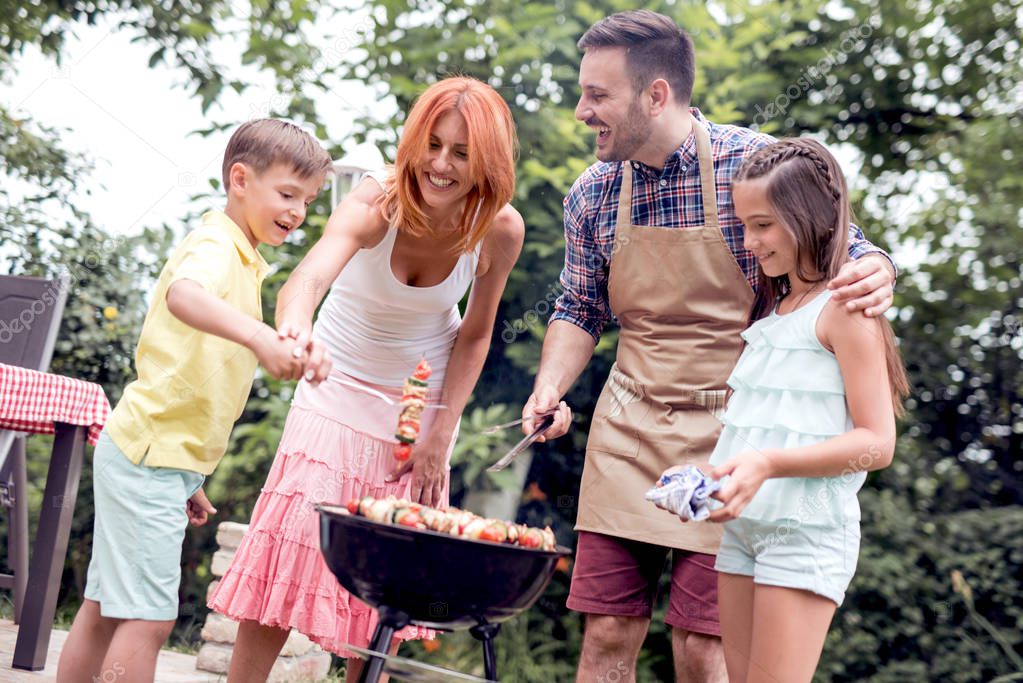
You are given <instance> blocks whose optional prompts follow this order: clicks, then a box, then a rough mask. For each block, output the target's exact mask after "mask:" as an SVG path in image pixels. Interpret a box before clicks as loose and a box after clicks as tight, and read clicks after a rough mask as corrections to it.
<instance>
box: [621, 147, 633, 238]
mask: <svg viewBox="0 0 1023 683" xmlns="http://www.w3.org/2000/svg"><path fill="white" fill-rule="evenodd" d="M617 225H625V226H628V225H632V162H631V161H629V160H628V159H626V160H625V161H624V162H622V189H621V190H620V191H619V193H618V223H617Z"/></svg>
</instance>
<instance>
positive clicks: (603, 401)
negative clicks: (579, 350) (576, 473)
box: [586, 363, 645, 458]
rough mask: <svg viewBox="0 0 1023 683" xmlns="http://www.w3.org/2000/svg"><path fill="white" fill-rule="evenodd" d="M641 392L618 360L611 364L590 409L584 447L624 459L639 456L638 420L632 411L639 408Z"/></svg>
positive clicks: (641, 389)
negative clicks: (587, 434)
mask: <svg viewBox="0 0 1023 683" xmlns="http://www.w3.org/2000/svg"><path fill="white" fill-rule="evenodd" d="M644 394H645V392H644V391H643V386H642V385H641V384H640V383H639V382H637V381H636V380H634V379H632V378H631V377H629V376H628V375H626V374H625V373H623V372H622V371H621V370H619V369H618V364H617V363H615V364H613V365H612V366H611V374H610V375H609V376H608V378H607V383H606V384H605V385H604V390H603V391H602V392H601V393H600V398H599V399H598V400H597V405H596V407H595V409H594V411H593V415H594V417H593V421H592V422H591V423H590V435H589V440H588V441H587V443H586V450H587V451H597V452H600V453H608V454H611V455H617V456H621V457H625V458H636V457H638V456H639V436H638V435H637V433H636V425H637V424H638V423H637V421H636V419H635V416H633V415H632V412H633V411H634V410H635V409H640V410H642V405H643V404H642V400H643V396H644Z"/></svg>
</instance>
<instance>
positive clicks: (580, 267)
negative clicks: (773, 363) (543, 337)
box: [551, 108, 890, 339]
mask: <svg viewBox="0 0 1023 683" xmlns="http://www.w3.org/2000/svg"><path fill="white" fill-rule="evenodd" d="M690 112H691V113H692V114H693V116H694V117H695V118H696V119H697V120H699V121H701V122H702V123H703V124H704V125H705V126H706V127H707V130H708V132H709V134H710V144H711V154H712V156H713V158H714V184H715V186H716V189H717V203H718V214H719V223H720V225H721V232H722V234H723V235H724V238H725V243H726V244H727V245H728V248H729V249H730V250H731V252H732V256H734V257H735V261H736V263H738V264H739V267H740V268H742V272H743V273H745V275H746V280H747V281H748V282H749V283H750V286H751V287H753V288H754V289H755V288H756V282H757V260H756V258H754V256H753V253H752V252H750V251H747V250H746V249H744V248H743V246H742V242H743V226H742V223H741V222H740V221H739V218H738V217H737V216H736V215H735V207H734V206H733V205H732V176H734V175H735V172H736V170H737V169H738V168H739V165H740V164H742V162H743V160H745V159H746V157H748V156H749V155H750V154H752V153H753V152H754V151H756V150H757V149H759V148H761V147H763V146H764V145H768V144H770V143H772V142H774V141H775V140H774V138H772V137H771V136H769V135H764V134H762V133H755V132H753V131H752V130H750V129H748V128H740V127H738V126H727V125H716V124H714V123H710V122H709V121H707V120H706V119H705V118H703V115H702V114H701V113H700V111H699V110H698V109H695V108H694V109H690ZM622 163H623V162H611V163H603V162H598V163H596V164H593V165H592V166H590V167H589V168H588V169H587V170H586V171H585V172H584V173H583V174H582V175H581V176H579V178H578V179H577V180H576V181H575V184H574V185H573V186H572V189H571V190H570V191H569V193H568V196H567V197H565V202H564V203H565V268H564V270H562V271H561V286H562V288H563V289H564V291H563V293H562V294H561V296H560V297H559V298H558V300H557V302H556V303H555V306H554V314H553V315H552V316H551V322H554V321H555V320H565V321H567V322H570V323H572V324H573V325H576V326H578V327H581V328H582V329H584V330H586V331H587V332H589V333H590V334H591V335H592V336H593V338H594V339H599V338H600V333H601V330H603V328H604V325H605V324H606V323H607V322H608V321H610V320H612V319H613V315H612V314H611V307H610V304H609V303H608V294H607V279H608V271H609V267H610V263H611V249H612V245H613V244H614V237H615V222H616V219H617V214H618V197H619V194H620V192H621V187H622ZM629 163H631V164H632V168H633V174H632V177H633V188H632V223H633V225H646V226H658V227H663V228H682V229H686V228H698V227H701V226H703V224H704V218H703V198H702V196H701V190H700V168H699V165H698V163H697V156H696V139H695V137H694V136H693V135H692V134H690V135H689V137H688V138H687V139H686V141H685V142H683V143H682V146H681V147H679V148H678V149H676V150H675V151H674V152H672V153H671V155H670V156H669V157H668V158H667V160H665V162H664V168H662V169H655V168H651V167H649V166H646V165H645V164H641V163H639V162H637V161H630V162H629ZM870 252H880V253H882V254H884V252H883V251H881V250H880V249H878V248H877V247H875V246H874V245H873V244H871V243H870V242H868V241H867V240H866V239H865V238H864V237H863V233H862V232H861V231H860V230H859V228H856V227H855V226H851V227H850V229H849V254H850V255H851V256H852V257H853V258H859V257H861V256H863V255H865V254H868V253H870ZM885 256H887V254H885ZM889 260H890V257H889Z"/></svg>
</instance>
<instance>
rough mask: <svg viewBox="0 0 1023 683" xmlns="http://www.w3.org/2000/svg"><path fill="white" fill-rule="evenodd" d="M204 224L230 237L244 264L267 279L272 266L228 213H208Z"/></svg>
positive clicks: (204, 215)
mask: <svg viewBox="0 0 1023 683" xmlns="http://www.w3.org/2000/svg"><path fill="white" fill-rule="evenodd" d="M202 224H203V226H205V227H209V228H213V229H214V230H218V231H219V232H221V233H223V234H225V235H227V236H228V237H230V238H231V241H232V242H234V246H235V249H237V250H238V256H240V257H241V259H242V262H243V263H244V264H245V265H247V266H253V267H254V268H255V269H256V274H257V275H258V276H259V278H260V279H263V278H264V277H266V274H267V273H268V272H270V265H269V264H268V263H267V262H266V260H265V259H264V258H263V255H262V254H260V253H259V252H258V251H257V250H256V248H255V247H253V246H252V243H251V242H249V238H248V237H246V236H245V233H244V232H242V229H241V228H240V227H238V224H237V223H235V222H234V221H233V220H231V217H230V216H228V215H227V214H226V213H224V212H223V211H207V212H206V213H204V214H203V216H202Z"/></svg>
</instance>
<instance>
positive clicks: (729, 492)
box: [707, 451, 773, 522]
mask: <svg viewBox="0 0 1023 683" xmlns="http://www.w3.org/2000/svg"><path fill="white" fill-rule="evenodd" d="M772 470H773V465H772V463H771V459H770V458H769V457H768V455H767V454H766V453H763V452H760V451H745V452H743V453H740V454H739V455H737V456H735V457H734V458H732V459H731V460H729V461H728V462H726V463H725V464H723V465H721V466H720V467H715V468H714V471H712V472H711V473H710V476H711V477H712V478H713V479H721V478H722V477H724V476H727V475H731V478H730V479H729V480H728V482H726V483H725V485H724V486H722V487H721V489H720V490H719V491H717V492H716V493H714V494H712V495H711V497H712V498H716V499H717V500H719V501H721V502H722V503H724V506H723V507H720V508H718V509H717V510H714V511H713V512H711V513H710V517H708V518H707V519H708V521H711V522H728V521H730V520H733V519H736V518H738V516H739V514H740V513H741V512H742V511H743V509H744V508H745V507H746V506H747V505H748V504H749V502H750V501H751V500H753V496H754V495H756V493H757V491H759V490H760V486H761V485H762V484H763V483H764V480H766V479H769V478H770V477H771V476H772Z"/></svg>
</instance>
